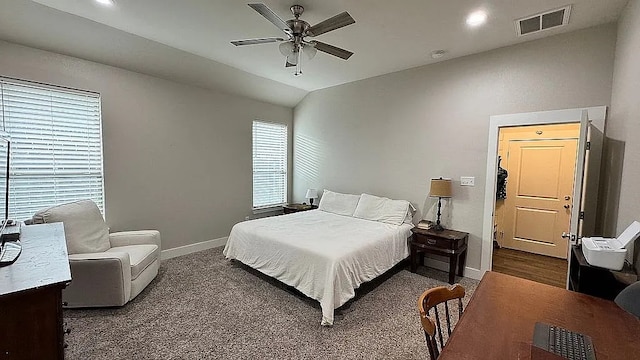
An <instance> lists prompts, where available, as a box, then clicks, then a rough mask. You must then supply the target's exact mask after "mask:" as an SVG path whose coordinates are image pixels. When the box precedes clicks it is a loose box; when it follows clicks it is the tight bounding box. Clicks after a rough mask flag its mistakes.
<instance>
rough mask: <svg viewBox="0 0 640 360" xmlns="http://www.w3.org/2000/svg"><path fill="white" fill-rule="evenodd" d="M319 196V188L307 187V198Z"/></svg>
mask: <svg viewBox="0 0 640 360" xmlns="http://www.w3.org/2000/svg"><path fill="white" fill-rule="evenodd" d="M317 198H318V190H316V189H307V194H306V196H305V199H317Z"/></svg>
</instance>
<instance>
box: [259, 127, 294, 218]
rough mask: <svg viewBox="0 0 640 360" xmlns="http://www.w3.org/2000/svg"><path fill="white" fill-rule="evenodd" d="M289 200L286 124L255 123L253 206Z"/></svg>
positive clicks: (261, 206) (276, 204)
mask: <svg viewBox="0 0 640 360" xmlns="http://www.w3.org/2000/svg"><path fill="white" fill-rule="evenodd" d="M286 202H287V126H286V125H283V124H274V123H267V122H262V121H254V122H253V208H254V209H259V208H267V207H272V206H278V205H282V204H284V203H286Z"/></svg>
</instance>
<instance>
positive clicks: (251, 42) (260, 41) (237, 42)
mask: <svg viewBox="0 0 640 360" xmlns="http://www.w3.org/2000/svg"><path fill="white" fill-rule="evenodd" d="M278 41H284V39H283V38H278V37H270V38H259V39H246V40H234V41H232V42H231V43H232V44H233V45H235V46H241V45H255V44H266V43H274V42H278Z"/></svg>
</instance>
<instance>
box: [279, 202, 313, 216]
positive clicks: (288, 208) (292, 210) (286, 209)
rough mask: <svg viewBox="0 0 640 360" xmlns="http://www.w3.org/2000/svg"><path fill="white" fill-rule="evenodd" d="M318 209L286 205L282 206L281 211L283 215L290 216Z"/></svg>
mask: <svg viewBox="0 0 640 360" xmlns="http://www.w3.org/2000/svg"><path fill="white" fill-rule="evenodd" d="M317 208H318V207H317V206H315V205H307V204H286V205H283V206H282V210H284V213H285V214H291V213H295V212H298V211H307V210H313V209H317Z"/></svg>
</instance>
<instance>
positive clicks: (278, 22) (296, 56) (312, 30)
mask: <svg viewBox="0 0 640 360" xmlns="http://www.w3.org/2000/svg"><path fill="white" fill-rule="evenodd" d="M248 5H249V6H250V7H251V8H252V9H253V10H255V11H257V12H258V13H259V14H260V15H262V16H264V17H265V19H267V20H269V21H270V22H271V23H272V24H274V25H275V26H276V27H278V29H280V30H282V31H283V32H284V33H285V35H286V37H284V38H282V37H268V38H259V39H247V40H236V41H232V42H231V43H232V44H233V45H235V46H241V45H254V44H266V43H273V42H279V43H281V44H280V52H281V53H282V55H284V56H286V57H287V60H286V62H285V67H292V66H295V67H296V72H295V75H301V74H302V64H301V61H302V55H303V54H304V55H305V57H306V58H307V59H309V60H311V59H312V58H313V57H314V56H315V54H316V52H317V51H322V52H324V53H327V54H330V55H333V56H337V57H339V58H341V59H344V60H347V59H348V58H349V57H351V55H353V53H352V52H351V51H348V50H345V49H341V48H339V47H336V46H333V45H329V44H326V43H323V42H321V41H317V40H306V38H307V37H316V36H318V35H321V34H324V33H326V32H329V31H333V30H336V29H340V28H342V27H345V26H347V25H351V24H354V23H355V22H356V21H355V20H353V18H352V17H351V15H349V13H348V12H346V11H345V12H343V13H340V14H338V15H336V16H334V17H331V18H329V19H327V20H324V21H322V22H320V23H318V24H316V25H313V26H311V25H309V23H308V22H306V21H304V20H300V15H302V13H303V12H304V7H302V6H301V5H293V6H292V7H291V13H292V14H293V16H294V17H295V19H291V20H287V21H284V20H282V19H281V18H280V17H279V16H278V15H276V13H274V12H273V10H271V9H269V7H268V6H267V5H265V4H248Z"/></svg>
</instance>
